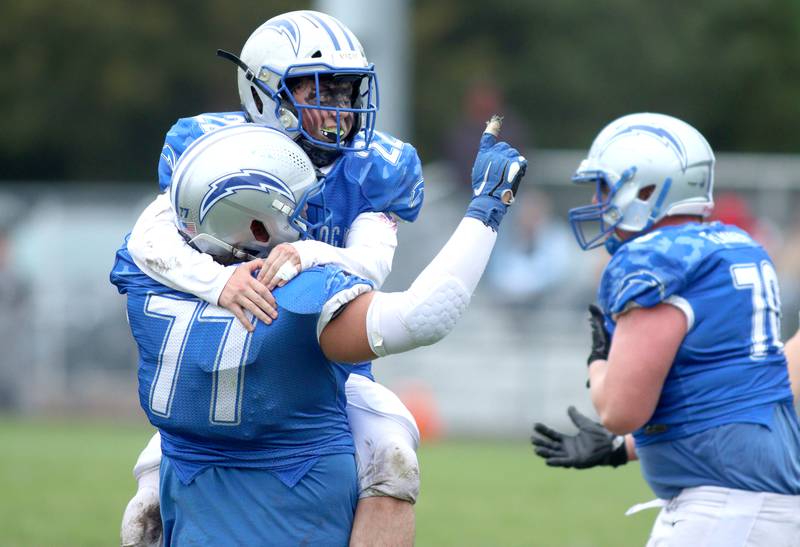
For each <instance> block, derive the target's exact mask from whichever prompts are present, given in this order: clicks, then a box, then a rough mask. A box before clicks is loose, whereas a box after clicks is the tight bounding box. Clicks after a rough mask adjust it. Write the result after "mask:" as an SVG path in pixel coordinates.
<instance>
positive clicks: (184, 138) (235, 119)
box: [158, 112, 247, 192]
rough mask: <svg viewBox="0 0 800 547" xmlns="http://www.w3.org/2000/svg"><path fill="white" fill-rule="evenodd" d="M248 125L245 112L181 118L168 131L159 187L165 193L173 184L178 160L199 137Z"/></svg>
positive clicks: (159, 172)
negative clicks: (173, 173) (223, 128)
mask: <svg viewBox="0 0 800 547" xmlns="http://www.w3.org/2000/svg"><path fill="white" fill-rule="evenodd" d="M242 123H247V119H246V118H245V117H244V113H243V112H219V113H208V114H198V115H197V116H192V117H191V118H181V119H179V120H178V121H177V122H175V124H174V125H173V126H172V127H171V128H170V130H169V131H167V135H166V137H165V138H164V146H163V148H162V149H161V157H160V158H159V160H158V185H159V188H160V190H161V191H162V192H163V191H164V190H166V189H167V188H169V185H170V183H171V182H172V171H173V170H174V169H175V164H176V163H177V162H178V158H180V157H181V154H183V152H184V151H185V150H186V148H187V147H188V146H189V145H190V144H192V143H193V142H194V141H195V140H197V139H198V138H199V137H201V136H202V135H204V134H205V133H210V132H211V131H214V130H215V129H219V128H220V127H225V126H228V125H238V124H242Z"/></svg>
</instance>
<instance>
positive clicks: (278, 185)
mask: <svg viewBox="0 0 800 547" xmlns="http://www.w3.org/2000/svg"><path fill="white" fill-rule="evenodd" d="M238 190H259V191H261V192H265V193H267V194H271V193H273V192H277V193H279V194H281V195H282V196H284V197H285V198H286V199H288V200H289V201H290V202H292V203H294V196H293V195H292V191H291V190H289V188H288V187H287V186H286V185H285V184H284V183H283V182H281V181H280V180H279V179H277V178H275V177H273V176H272V175H270V174H269V173H267V172H266V171H259V170H256V169H242V170H241V171H237V172H234V173H228V174H227V175H223V176H221V177H220V178H218V179H216V180H215V181H214V182H212V183H211V184H209V185H208V192H206V194H205V195H204V196H203V199H202V201H201V202H200V222H203V219H204V218H205V216H206V214H208V212H209V211H210V210H211V208H212V207H213V206H214V205H215V204H216V203H218V202H219V200H221V199H222V198H224V197H227V196H231V195H233V194H235V193H236V192H237V191H238Z"/></svg>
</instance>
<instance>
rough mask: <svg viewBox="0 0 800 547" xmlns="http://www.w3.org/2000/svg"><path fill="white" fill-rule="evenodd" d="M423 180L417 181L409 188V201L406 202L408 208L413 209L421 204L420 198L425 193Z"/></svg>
mask: <svg viewBox="0 0 800 547" xmlns="http://www.w3.org/2000/svg"><path fill="white" fill-rule="evenodd" d="M424 184H425V180H424V179H419V180H418V181H417V182H416V183H414V186H413V187H412V188H411V199H410V200H409V202H408V206H409V207H415V206H416V205H417V204H418V203H422V196H423V194H424V192H425V185H424Z"/></svg>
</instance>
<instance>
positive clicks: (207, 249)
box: [188, 234, 266, 264]
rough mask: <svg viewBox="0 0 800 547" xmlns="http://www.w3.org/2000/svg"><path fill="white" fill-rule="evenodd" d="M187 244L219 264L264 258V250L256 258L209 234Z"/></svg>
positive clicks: (200, 235)
mask: <svg viewBox="0 0 800 547" xmlns="http://www.w3.org/2000/svg"><path fill="white" fill-rule="evenodd" d="M188 243H189V245H191V246H192V247H194V248H195V249H197V250H198V251H200V252H201V253H205V254H209V255H211V256H213V257H214V258H215V260H216V261H217V262H219V263H220V264H233V263H235V262H242V261H245V260H253V259H255V258H263V256H266V250H265V252H264V253H259V255H258V256H255V255H252V254H250V253H248V252H245V251H244V250H242V249H237V248H236V247H234V246H233V245H229V244H227V243H225V242H224V241H222V240H220V239H217V238H216V237H214V236H212V235H210V234H197V235H196V236H194V237H193V238H192V239H190V240H189V241H188ZM226 257H227V258H226Z"/></svg>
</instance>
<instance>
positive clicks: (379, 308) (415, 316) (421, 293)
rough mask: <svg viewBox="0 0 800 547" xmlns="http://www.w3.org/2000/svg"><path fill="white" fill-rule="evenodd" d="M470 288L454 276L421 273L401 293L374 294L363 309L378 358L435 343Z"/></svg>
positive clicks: (451, 324) (455, 316)
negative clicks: (365, 311) (365, 309)
mask: <svg viewBox="0 0 800 547" xmlns="http://www.w3.org/2000/svg"><path fill="white" fill-rule="evenodd" d="M469 301H470V291H468V290H467V288H466V287H465V286H464V284H463V283H462V282H461V280H460V279H458V278H457V277H456V276H454V275H447V276H444V277H438V278H434V277H433V276H423V277H421V278H419V279H417V281H415V282H414V283H413V284H412V285H411V287H410V288H409V289H408V290H407V291H404V292H395V293H380V292H379V293H377V294H375V297H374V298H373V299H372V302H371V303H370V306H369V309H368V310H367V335H368V339H369V345H370V348H371V349H372V351H373V352H374V353H375V355H377V356H378V357H384V356H386V355H392V354H395V353H403V352H405V351H409V350H412V349H414V348H418V347H421V346H429V345H431V344H435V343H436V342H438V341H439V340H441V339H442V338H444V337H445V336H447V335H448V334H449V333H450V332H451V331H452V330H453V328H454V327H455V325H456V322H457V321H458V319H459V318H460V317H461V315H462V314H463V313H464V310H465V309H466V308H467V305H468V304H469Z"/></svg>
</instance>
